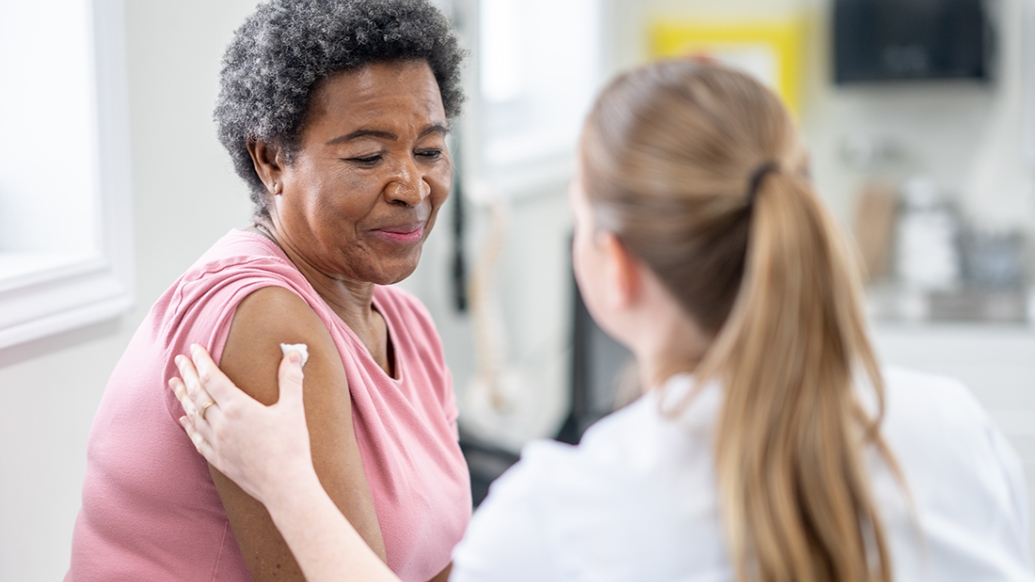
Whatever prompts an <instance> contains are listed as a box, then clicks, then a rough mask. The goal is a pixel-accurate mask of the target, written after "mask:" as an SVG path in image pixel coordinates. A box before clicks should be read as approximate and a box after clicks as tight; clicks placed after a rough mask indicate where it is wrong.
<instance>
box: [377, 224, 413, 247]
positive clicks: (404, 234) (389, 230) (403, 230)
mask: <svg viewBox="0 0 1035 582" xmlns="http://www.w3.org/2000/svg"><path fill="white" fill-rule="evenodd" d="M371 232H372V233H373V234H374V235H375V236H377V237H379V238H381V239H383V240H386V241H388V242H392V243H396V244H412V243H415V242H418V241H420V240H421V238H422V237H423V236H424V223H417V224H403V225H398V226H386V227H384V228H376V229H374V230H372V231H371Z"/></svg>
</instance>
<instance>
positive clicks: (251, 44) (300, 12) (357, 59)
mask: <svg viewBox="0 0 1035 582" xmlns="http://www.w3.org/2000/svg"><path fill="white" fill-rule="evenodd" d="M463 58H464V51H463V49H461V48H460V44H459V42H458V41H457V38H456V35H455V34H454V32H453V30H452V28H451V27H450V25H449V22H448V21H447V20H446V18H445V17H444V16H443V15H442V13H441V12H439V11H438V9H437V8H435V7H434V6H433V5H432V4H431V3H430V2H428V0H270V1H269V2H266V3H264V4H261V5H259V6H258V8H256V10H255V13H254V14H252V15H251V16H250V17H248V19H247V20H246V21H245V22H244V24H243V25H241V27H240V28H238V29H237V31H236V32H235V33H234V38H233V40H232V41H230V45H229V46H227V48H226V53H225V54H224V55H223V70H222V72H221V73H220V91H219V99H218V100H217V102H216V110H215V114H214V117H215V120H216V123H217V124H218V126H219V141H221V142H222V143H223V146H224V147H226V149H227V150H228V151H229V152H230V157H231V158H233V161H234V169H235V170H236V171H237V174H238V175H239V176H241V178H243V179H244V181H245V182H247V183H248V186H249V188H250V189H251V198H252V202H254V203H255V211H256V215H257V216H268V214H269V212H268V210H267V207H266V204H267V201H266V194H265V192H266V189H265V186H264V185H263V183H262V180H260V179H259V176H258V175H257V174H256V173H255V168H254V166H253V165H252V159H251V156H250V155H249V154H248V142H249V140H259V141H264V142H266V143H275V144H277V145H278V146H280V147H281V148H283V151H284V153H285V154H286V156H287V159H288V162H289V163H290V161H291V157H292V155H293V154H294V153H295V152H296V151H297V147H298V142H299V138H300V136H301V133H302V129H303V123H304V121H305V114H306V110H307V109H308V105H309V96H310V93H311V91H312V89H313V87H314V85H315V84H316V83H317V82H318V81H319V80H321V79H323V78H326V77H328V76H329V75H332V74H334V73H337V72H340V71H345V70H349V69H355V68H358V67H361V66H363V65H367V64H370V63H375V62H384V61H398V60H411V59H420V60H424V61H427V63H428V65H429V66H430V67H431V71H432V73H433V74H434V75H435V80H436V81H438V87H439V91H440V92H441V95H442V105H443V107H444V108H445V111H446V115H447V116H449V117H455V116H456V115H457V114H459V112H460V105H461V103H462V102H463V99H464V97H463V91H462V89H461V81H460V64H461V61H462V60H463Z"/></svg>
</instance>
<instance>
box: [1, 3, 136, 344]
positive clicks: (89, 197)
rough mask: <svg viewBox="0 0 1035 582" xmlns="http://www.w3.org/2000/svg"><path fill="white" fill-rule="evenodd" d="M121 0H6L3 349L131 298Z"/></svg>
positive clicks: (96, 317) (117, 308) (119, 308)
mask: <svg viewBox="0 0 1035 582" xmlns="http://www.w3.org/2000/svg"><path fill="white" fill-rule="evenodd" d="M125 62H126V58H125V33H124V23H123V7H122V3H121V2H120V1H118V0H92V1H91V0H50V1H47V2H39V1H37V0H14V1H6V2H0V79H3V84H2V85H0V135H2V136H4V137H3V139H2V140H0V348H4V347H7V346H11V345H14V344H17V343H21V342H24V341H28V340H32V339H36V338H39V337H43V336H45V335H48V334H52V333H57V332H61V331H65V330H68V329H72V328H74V327H78V326H82V325H86V324H89V323H94V322H97V321H101V320H103V319H107V318H110V317H114V316H116V315H118V314H120V313H123V312H125V311H127V310H128V309H129V308H130V307H131V305H132V301H133V255H132V229H131V212H130V178H129V172H130V170H129V127H128V125H129V122H128V110H129V109H128V103H127V95H126V74H125V71H126V63H125Z"/></svg>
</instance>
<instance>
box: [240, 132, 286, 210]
mask: <svg viewBox="0 0 1035 582" xmlns="http://www.w3.org/2000/svg"><path fill="white" fill-rule="evenodd" d="M248 153H249V154H250V155H251V157H252V164H253V165H254V166H255V173H256V174H258V176H259V179H260V180H262V183H263V184H265V185H266V191H267V192H269V193H270V194H272V195H274V196H276V195H277V194H280V193H281V192H283V191H284V184H283V180H282V179H281V178H282V174H283V172H284V165H285V164H284V159H283V155H282V153H281V150H280V148H279V147H277V146H275V145H273V144H269V143H266V142H264V141H259V140H254V139H249V140H248Z"/></svg>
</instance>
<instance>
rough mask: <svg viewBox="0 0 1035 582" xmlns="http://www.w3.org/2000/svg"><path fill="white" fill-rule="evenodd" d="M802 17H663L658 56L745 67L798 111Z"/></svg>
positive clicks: (657, 31)
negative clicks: (797, 18) (683, 20)
mask: <svg viewBox="0 0 1035 582" xmlns="http://www.w3.org/2000/svg"><path fill="white" fill-rule="evenodd" d="M803 39H804V26H803V24H802V22H801V21H800V20H796V19H785V20H771V21H770V20H745V21H738V20H713V21H707V20H706V21H693V22H681V21H659V22H656V23H655V24H654V25H653V26H651V30H650V43H651V47H650V49H651V50H650V52H651V56H652V57H654V58H670V57H680V56H687V57H693V56H699V57H705V58H711V59H715V60H717V61H719V62H722V63H725V64H727V65H729V66H731V67H735V68H738V69H741V70H744V71H746V72H748V73H750V74H752V75H754V76H755V77H756V78H758V79H759V80H761V81H762V82H763V83H765V84H766V85H768V86H769V87H771V88H772V89H773V90H774V91H776V93H777V94H778V95H780V97H781V98H782V99H783V100H784V103H786V104H787V107H788V109H790V110H791V111H792V112H794V113H795V114H797V113H798V107H799V106H800V104H801V77H802V72H801V69H802V45H803V44H804V40H803Z"/></svg>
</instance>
